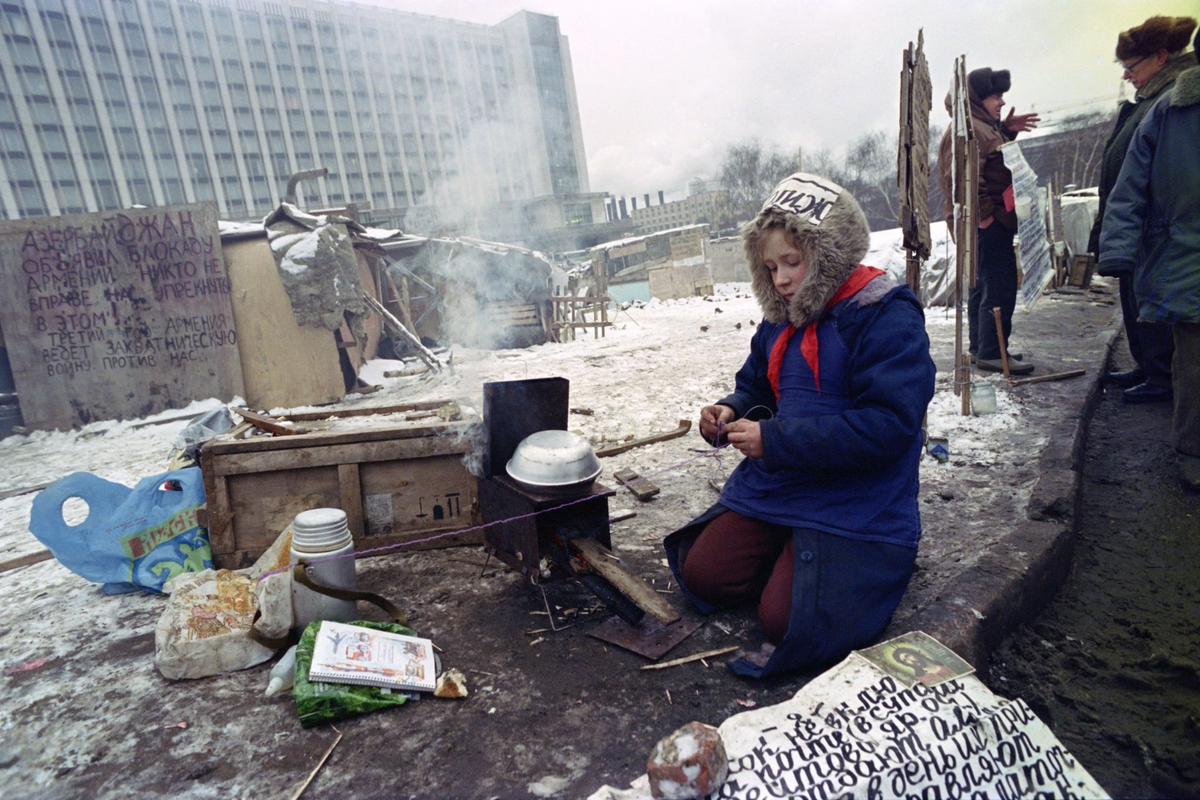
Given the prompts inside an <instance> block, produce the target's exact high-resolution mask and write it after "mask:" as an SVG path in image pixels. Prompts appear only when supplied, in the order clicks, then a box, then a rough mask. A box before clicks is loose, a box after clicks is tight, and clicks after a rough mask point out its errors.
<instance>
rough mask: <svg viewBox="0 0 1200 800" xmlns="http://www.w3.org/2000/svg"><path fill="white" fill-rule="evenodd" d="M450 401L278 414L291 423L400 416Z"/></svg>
mask: <svg viewBox="0 0 1200 800" xmlns="http://www.w3.org/2000/svg"><path fill="white" fill-rule="evenodd" d="M450 402H451V401H450V400H427V401H425V402H424V403H402V404H400V405H395V406H368V407H367V408H339V409H330V410H328V411H303V412H300V413H298V414H292V413H288V414H280V415H279V418H280V419H288V420H292V421H293V422H300V421H306V422H307V421H314V420H322V419H329V418H330V417H338V418H339V419H340V418H342V417H369V416H373V415H376V414H401V413H404V412H405V411H429V410H431V409H439V408H441V407H442V406H444V405H446V404H447V403H450Z"/></svg>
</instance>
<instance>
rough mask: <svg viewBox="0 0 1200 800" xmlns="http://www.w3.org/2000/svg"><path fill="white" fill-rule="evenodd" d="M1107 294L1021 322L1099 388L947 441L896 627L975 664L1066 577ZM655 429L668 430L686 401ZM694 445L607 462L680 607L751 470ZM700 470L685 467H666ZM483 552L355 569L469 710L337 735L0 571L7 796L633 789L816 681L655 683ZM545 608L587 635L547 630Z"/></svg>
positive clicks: (711, 639)
mask: <svg viewBox="0 0 1200 800" xmlns="http://www.w3.org/2000/svg"><path fill="white" fill-rule="evenodd" d="M1097 288H1098V291H1094V292H1082V293H1061V294H1052V295H1049V296H1047V297H1046V298H1044V299H1043V300H1042V301H1041V302H1040V303H1039V304H1038V306H1037V307H1036V308H1035V309H1034V311H1033V313H1031V314H1028V315H1025V314H1022V313H1021V312H1018V317H1017V320H1016V329H1017V338H1018V342H1017V343H1016V345H1015V347H1016V349H1024V350H1025V351H1026V352H1028V353H1029V354H1030V356H1031V357H1033V358H1035V359H1036V362H1037V364H1038V373H1041V374H1045V373H1050V372H1060V371H1064V370H1069V369H1076V368H1080V367H1083V368H1085V369H1087V370H1088V372H1087V375H1086V376H1084V377H1083V378H1076V379H1071V380H1066V381H1061V382H1054V383H1042V384H1034V385H1031V386H1026V387H1021V388H1015V389H1006V388H1004V387H1003V386H1001V387H999V388H998V394H999V403H1000V406H1001V409H1002V410H1004V409H1005V408H1006V407H1007V408H1009V409H1012V408H1017V409H1019V410H1020V415H1019V424H1016V425H1012V426H1010V427H1008V428H1005V429H1003V430H1002V431H1001V432H1000V433H995V434H993V435H992V437H991V438H988V439H986V440H984V442H983V444H984V445H986V447H984V446H981V445H980V443H979V442H972V441H968V440H967V438H968V435H967V433H963V434H962V437H961V438H960V439H959V440H954V439H952V441H951V443H950V449H951V460H950V462H949V463H948V464H945V465H939V464H936V463H935V462H933V461H932V460H929V462H928V463H926V464H925V465H924V466H923V468H922V489H921V509H922V514H923V518H924V527H925V536H924V539H923V541H922V546H921V551H920V555H919V558H918V572H917V573H916V575H915V576H914V579H913V582H912V585H911V587H910V591H909V593H908V595H907V596H906V598H905V600H904V602H903V604H902V606H901V608H900V609H899V610H898V612H897V614H896V617H895V620H894V622H893V624H892V626H891V628H890V629H889V631H888V633H887V635H888V636H891V635H895V634H898V633H900V632H902V631H904V630H909V629H914V628H921V629H923V630H926V631H928V632H930V633H932V634H934V635H935V636H937V637H938V638H940V639H942V640H943V641H944V642H946V643H947V644H949V645H950V646H952V647H953V648H954V649H956V650H958V652H959V653H960V654H961V655H963V656H964V657H966V658H967V659H968V660H971V661H973V662H975V663H981V661H982V659H984V658H985V657H986V655H987V653H988V652H989V650H990V649H991V648H992V647H994V646H995V644H996V643H997V642H998V640H999V639H1000V637H1001V636H1002V635H1003V634H1004V633H1005V632H1006V631H1007V630H1008V629H1009V628H1010V627H1011V626H1012V625H1014V624H1016V622H1017V621H1019V620H1020V619H1022V618H1024V617H1026V616H1027V615H1029V614H1031V613H1033V612H1035V611H1036V610H1037V609H1038V608H1039V607H1040V605H1041V604H1042V603H1044V602H1045V599H1046V598H1047V597H1048V596H1049V595H1050V594H1051V593H1052V592H1053V591H1054V588H1055V587H1056V586H1057V585H1058V583H1059V582H1060V580H1061V576H1062V575H1063V574H1064V572H1065V570H1066V569H1067V568H1068V565H1069V559H1070V552H1071V543H1072V519H1073V511H1074V504H1075V498H1076V493H1077V486H1078V469H1079V467H1078V460H1079V459H1078V456H1079V452H1080V449H1081V442H1082V439H1083V436H1084V435H1085V434H1086V420H1087V415H1088V411H1089V409H1090V408H1091V406H1092V404H1093V402H1094V399H1095V396H1096V391H1097V380H1098V376H1099V375H1100V373H1101V372H1102V369H1103V366H1104V363H1105V361H1106V360H1107V357H1108V351H1109V348H1110V347H1111V344H1112V341H1113V338H1114V336H1115V331H1116V327H1115V325H1116V320H1117V317H1118V311H1117V308H1116V305H1115V303H1114V296H1115V287H1112V288H1109V287H1105V286H1104V285H1103V283H1101V286H1099V287H1097ZM939 315H944V312H943V311H942V310H940V309H933V310H930V311H929V317H930V318H931V325H934V324H941V325H943V329H944V320H942V321H940V322H939V321H938V320H936V319H934V318H935V317H938V316H939ZM741 333H742V332H741V330H740V328H739V335H740V334H741ZM655 347H656V348H657V345H656V346H655ZM664 347H665V345H664ZM951 347H952V341H951V342H950V343H949V345H948V344H947V342H946V337H945V336H941V337H938V338H937V339H936V341H935V353H934V354H935V358H936V360H937V361H938V363H939V367H941V368H942V369H948V367H949V362H950V352H951V350H950V348H951ZM743 352H744V351H743ZM608 377H609V378H610V379H611V378H612V376H611V375H609V376H608ZM626 379H627V380H637V376H636V375H633V376H629V377H627V378H626ZM939 379H940V380H942V381H943V382H942V383H941V384H940V385H939V392H944V391H947V389H948V383H945V381H946V380H947V376H945V375H943V374H941V373H939ZM680 380H681V381H682V380H683V378H682V377H681V378H680ZM599 381H600V379H599V378H597V383H599ZM576 387H578V383H574V384H573V390H575V388H576ZM435 388H436V387H435ZM681 392H682V393H683V394H685V395H686V396H687V398H688V400H687V402H690V403H696V402H697V398H698V396H699V398H700V399H701V400H702V399H705V398H706V397H707V396H708V395H710V394H713V392H712V390H711V389H703V388H702V389H697V388H696V387H694V386H690V385H688V386H685V387H684V389H681ZM603 397H604V390H603V387H599V388H597V389H595V390H594V391H592V393H591V394H590V395H589V393H588V390H581V391H576V392H575V394H573V396H572V405H573V406H575V405H584V404H589V403H590V404H591V405H592V406H593V407H595V408H597V409H598V410H599V409H600V408H601V404H602V402H603ZM668 401H669V398H664V399H663V402H664V403H667V402H668ZM945 407H949V404H943V407H942V411H940V412H939V413H942V414H945V413H946V412H945V410H944V408H945ZM663 414H664V416H663V419H664V420H668V421H669V423H670V424H669V425H668V426H667V427H670V426H672V425H674V420H675V419H676V418H677V417H676V416H675V410H674V409H668V410H666V411H664V412H663ZM573 421H574V420H573ZM939 425H943V426H945V427H952V426H950V424H949V421H947V420H945V419H939V418H938V416H937V415H935V414H932V413H931V419H930V428H931V430H935V429H936V428H937V427H938V426H939ZM963 430H967V429H963ZM126 446H128V445H126ZM699 447H701V444H700V441H699V439H696V438H691V437H690V436H689V437H685V438H683V439H678V440H673V441H671V442H666V443H663V444H660V445H655V446H653V447H652V448H645V449H641V450H637V451H631V452H630V453H628V454H626V455H623V456H620V457H616V458H613V459H611V460H610V461H611V463H606V470H607V469H611V470H616V469H619V468H621V467H623V466H627V467H632V468H635V469H637V471H638V472H639V473H640V474H642V475H645V476H647V477H651V478H652V479H653V480H654V483H655V484H656V485H658V486H659V487H661V489H662V492H661V494H660V495H659V496H658V497H656V498H654V499H653V500H651V501H650V502H648V503H638V502H637V501H636V500H634V499H633V498H632V496H629V495H622V496H619V497H617V498H615V499H614V501H613V503H612V510H613V511H617V510H622V509H630V510H634V511H636V512H637V516H636V517H634V518H632V519H630V520H628V521H625V522H622V523H619V524H617V525H615V526H614V528H613V544H614V547H615V549H616V550H618V551H619V552H620V553H621V555H622V558H623V559H624V560H625V561H626V562H627V563H629V564H631V565H632V566H633V568H634V569H635V570H636V571H638V573H639V574H641V575H642V576H644V577H646V578H647V579H649V580H652V581H653V584H654V586H655V588H658V589H660V590H661V591H662V592H663V596H664V597H666V598H667V599H668V600H670V601H671V602H672V603H674V604H676V606H677V607H681V608H682V606H683V600H682V597H681V596H680V595H679V594H678V593H677V592H676V587H674V585H673V584H672V583H670V575H669V573H668V571H667V570H666V567H665V565H664V564H663V561H662V551H661V548H660V546H659V542H660V541H661V538H662V536H663V535H664V534H666V533H667V532H669V531H670V530H672V529H674V528H675V527H678V525H680V524H681V523H683V522H685V521H686V520H687V519H689V518H690V517H691V516H693V515H694V514H695V513H698V512H699V511H700V510H702V509H703V508H705V507H707V506H708V505H709V504H710V503H711V502H712V501H713V500H714V499H715V497H716V495H715V493H714V492H713V491H712V490H711V489H710V488H709V482H710V481H714V480H719V479H720V478H721V477H722V476H723V475H724V474H725V473H727V472H728V470H729V469H731V468H732V465H733V464H734V463H736V459H733V458H731V457H729V456H727V455H726V456H722V458H721V459H720V460H717V459H714V458H711V457H708V456H700V455H698V454H696V453H694V452H692V449H694V448H699ZM4 457H6V458H7V456H4ZM693 458H695V459H697V460H696V461H694V462H691V463H689V464H688V465H687V466H686V468H684V469H674V470H668V471H664V472H661V473H660V472H659V470H660V469H661V468H662V467H664V466H671V465H678V464H680V463H681V462H684V461H687V460H688V459H693ZM3 470H4V467H3V466H0V473H2V472H3ZM27 473H28V474H29V476H30V482H32V481H33V479H34V478H36V477H37V475H36V469H35V468H32V467H31V468H29V469H28V470H27ZM10 502H11V501H10ZM35 544H36V543H35ZM485 560H486V559H485V557H484V555H483V554H482V553H481V552H479V551H478V550H474V549H457V550H443V551H422V552H413V553H398V554H395V555H386V556H380V557H376V558H372V559H364V560H362V561H360V562H359V564H358V568H359V582H360V587H362V588H365V589H368V590H371V591H376V592H379V593H381V594H384V595H386V596H388V597H389V598H390V599H392V600H393V601H395V602H396V603H397V604H399V605H400V606H402V607H403V608H405V609H407V610H408V612H409V617H410V622H411V624H412V626H413V627H414V628H416V629H417V630H418V632H420V633H421V634H422V635H426V636H429V637H431V638H433V639H434V641H435V642H437V643H438V644H439V645H440V646H441V648H442V649H443V650H444V653H443V656H442V658H443V661H444V663H445V664H446V665H447V666H454V667H458V668H459V669H461V670H463V672H464V673H465V674H466V676H467V678H468V681H469V688H470V691H471V695H470V696H469V697H468V698H467V699H465V700H457V701H450V700H447V701H442V700H435V699H433V698H425V699H422V700H421V701H420V702H417V703H413V704H411V705H409V706H405V707H402V708H399V709H393V710H390V711H386V712H380V713H376V714H372V715H368V716H365V717H360V718H357V719H353V720H347V721H345V722H343V723H340V724H338V725H337V732H335V730H334V729H332V728H318V729H313V730H309V731H306V730H303V729H301V728H300V726H299V724H298V723H297V721H296V718H295V712H294V708H293V707H292V704H291V701H290V698H287V697H285V698H282V699H281V698H275V699H266V698H263V697H262V691H263V689H264V688H265V685H266V673H267V668H266V666H262V667H258V668H254V669H250V670H245V671H242V672H239V673H235V674H232V675H227V676H219V677H214V678H208V679H203V680H199V681H188V682H181V683H172V682H169V681H166V680H164V679H162V678H161V676H159V675H158V673H157V671H156V669H155V668H154V665H153V629H154V624H155V622H156V621H157V619H158V616H159V614H160V612H161V609H162V606H163V601H162V598H160V597H155V596H150V595H141V594H138V595H125V596H119V597H106V596H103V595H101V594H100V593H99V591H98V589H97V588H96V587H94V586H92V585H89V584H88V583H86V582H85V581H83V580H82V579H80V578H77V577H76V576H74V575H72V574H70V573H68V572H66V571H65V570H64V569H63V568H62V567H61V566H60V565H58V564H57V563H56V562H46V563H40V564H34V565H30V566H25V567H21V568H20V569H17V570H14V571H12V572H9V573H6V574H3V575H0V605H2V607H3V608H5V610H6V613H5V614H4V615H3V617H0V642H2V643H3V645H4V646H3V651H2V655H0V671H2V673H3V677H0V686H2V687H3V695H4V700H3V703H2V704H0V731H3V734H2V737H3V738H2V739H0V794H3V796H5V797H11V798H22V797H38V798H44V797H81V796H88V797H126V796H129V797H145V796H149V795H172V796H180V797H229V796H234V797H243V796H253V797H268V796H281V797H291V796H293V794H294V792H296V791H297V790H299V789H300V788H301V787H302V786H305V783H306V780H307V779H308V777H309V775H310V773H311V772H312V770H313V769H314V768H315V767H316V766H317V765H318V763H320V761H321V759H322V757H323V756H324V755H325V754H326V752H327V750H328V749H329V747H330V746H331V745H332V744H333V742H334V741H335V740H336V739H337V736H338V732H340V734H341V739H340V741H338V743H337V746H336V747H335V748H334V749H333V750H332V752H331V753H330V754H329V757H328V759H327V760H326V761H325V762H324V764H323V766H322V767H321V769H320V771H319V772H318V773H317V774H316V776H315V778H313V780H312V781H311V783H309V784H308V785H307V788H306V789H305V791H304V796H305V797H330V798H333V797H338V798H340V797H347V796H352V797H376V796H378V797H384V796H386V797H398V796H412V797H439V798H440V797H470V798H475V797H478V798H487V797H549V796H583V795H587V794H589V793H590V792H591V791H592V790H593V789H595V788H597V787H599V786H600V785H602V784H604V783H609V784H612V785H624V784H626V783H628V781H629V780H631V779H633V778H634V777H636V776H637V775H640V774H641V773H642V772H643V771H644V769H645V762H646V758H647V757H648V756H649V754H650V751H651V748H652V747H653V745H654V743H655V742H656V741H657V740H658V739H659V738H661V737H662V736H664V735H665V734H667V733H669V732H671V731H673V730H675V729H676V728H678V727H679V726H681V725H683V724H685V723H687V722H689V721H692V720H699V721H702V722H707V723H710V724H718V723H719V722H721V720H723V719H724V718H726V717H728V716H730V715H731V714H734V713H737V712H739V711H742V710H744V709H745V708H747V707H750V706H752V705H765V704H770V703H776V702H780V701H782V700H784V699H786V698H788V697H790V696H792V695H793V694H794V693H795V692H796V691H797V689H799V688H800V687H801V686H802V685H803V684H804V683H805V682H806V681H807V680H809V679H810V678H811V677H812V675H811V674H808V675H805V674H797V675H792V676H787V677H785V678H781V679H778V680H774V681H767V682H752V681H747V680H744V679H740V678H737V677H735V676H733V675H731V674H730V673H729V672H728V671H726V670H725V669H723V668H722V666H721V663H720V662H723V661H724V660H725V659H726V658H729V657H730V656H722V657H720V658H718V659H716V660H715V661H707V662H694V663H690V664H685V665H682V666H678V667H672V668H668V669H663V670H655V671H643V670H641V669H639V668H640V667H641V666H643V665H644V664H646V663H647V662H646V661H645V660H644V659H642V658H640V657H639V656H637V655H635V654H633V653H630V652H628V651H625V650H623V649H621V648H617V647H613V646H610V645H605V644H604V643H602V642H600V641H597V640H596V639H594V638H592V637H589V636H587V632H588V631H589V630H590V627H591V626H593V625H596V624H597V621H598V620H599V619H600V618H601V617H602V616H603V614H600V613H592V608H593V607H594V605H595V603H594V601H593V600H592V598H591V596H590V595H587V594H585V593H583V592H582V591H580V590H579V589H577V588H575V587H573V586H571V585H556V586H552V587H550V588H549V589H548V590H547V596H546V599H545V600H544V599H543V596H542V594H541V592H540V591H539V590H538V589H536V588H531V587H530V586H529V585H528V584H527V583H526V582H524V580H523V579H521V578H520V576H518V575H516V574H514V573H513V572H511V571H509V570H507V569H506V568H504V567H503V566H502V565H500V564H498V563H497V562H496V561H495V560H492V561H491V562H490V563H485ZM547 606H548V607H549V609H547ZM547 610H549V611H552V612H553V613H555V614H556V624H558V623H565V624H568V625H571V627H568V628H566V629H564V630H560V631H558V632H554V631H549V630H546V629H547V628H549V627H550V625H549V624H548V617H547ZM368 616H369V618H379V617H378V616H376V615H373V614H371V613H368ZM576 620H578V622H576ZM759 641H760V633H759V631H758V625H757V621H756V620H755V618H754V614H753V611H752V610H751V609H745V610H737V611H729V612H723V613H719V614H715V615H713V616H711V617H708V618H707V620H706V623H705V625H704V626H703V627H702V628H701V629H700V630H699V631H697V632H696V633H695V634H693V635H692V636H691V637H689V638H688V639H687V640H686V641H684V642H683V643H682V644H680V645H679V646H678V647H677V648H675V649H674V650H672V651H671V652H670V653H669V654H667V655H666V656H665V658H674V657H678V656H682V655H687V654H690V653H695V652H701V651H706V650H713V649H717V648H720V647H723V646H728V645H731V644H737V645H740V646H742V647H743V648H745V649H748V650H749V649H755V648H756V647H757V646H758V644H759Z"/></svg>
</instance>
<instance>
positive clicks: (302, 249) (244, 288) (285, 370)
mask: <svg viewBox="0 0 1200 800" xmlns="http://www.w3.org/2000/svg"><path fill="white" fill-rule="evenodd" d="M406 238H409V239H411V238H412V237H404V236H403V234H401V233H400V232H399V231H391V230H378V229H370V228H364V227H363V226H361V225H359V224H358V223H356V222H354V221H353V220H351V219H349V218H345V217H341V216H337V215H314V214H308V213H305V212H303V211H301V210H299V209H297V208H296V207H295V206H292V205H290V204H287V203H285V204H283V205H281V206H280V207H279V208H278V209H277V210H276V211H275V212H273V213H272V214H271V215H270V216H268V217H267V218H266V220H265V221H264V224H262V225H259V224H246V223H222V225H221V242H222V245H223V252H224V257H225V265H226V269H227V270H228V273H229V278H230V282H231V284H232V287H233V292H232V304H233V319H234V325H235V328H236V329H237V331H238V333H239V341H240V345H239V353H240V355H241V363H242V374H243V376H244V380H245V386H246V388H245V396H246V401H247V402H248V403H249V405H250V406H252V407H254V408H265V409H269V408H276V407H281V406H282V407H295V406H301V405H320V404H323V403H330V402H333V401H336V400H339V399H340V398H341V397H342V396H343V395H345V393H346V391H348V390H350V389H352V388H353V387H354V386H355V376H356V375H357V374H358V370H359V368H360V367H361V366H362V365H363V364H364V363H365V362H366V361H369V360H370V359H372V358H374V357H375V356H376V355H377V354H378V350H379V345H380V343H381V341H382V340H383V324H382V320H381V318H380V315H379V314H377V313H376V312H375V311H374V310H373V309H371V308H368V307H367V305H366V303H365V301H364V299H363V293H364V292H365V293H366V294H368V295H370V296H371V297H375V298H378V297H379V296H380V292H381V286H380V282H381V278H380V273H381V271H382V268H383V264H384V253H383V250H382V248H381V247H380V243H381V242H386V241H402V240H405V239H406Z"/></svg>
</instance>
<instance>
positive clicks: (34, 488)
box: [0, 481, 54, 500]
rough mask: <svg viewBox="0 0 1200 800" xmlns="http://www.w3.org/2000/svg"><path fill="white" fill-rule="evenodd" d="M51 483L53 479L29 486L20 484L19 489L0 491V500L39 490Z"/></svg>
mask: <svg viewBox="0 0 1200 800" xmlns="http://www.w3.org/2000/svg"><path fill="white" fill-rule="evenodd" d="M52 483H54V481H46V482H45V483H35V484H32V485H31V486H22V487H21V488H19V489H5V490H4V491H3V492H0V500H7V499H8V498H10V497H19V496H21V495H23V494H29V493H30V492H40V491H41V490H42V489H45V488H46V487H47V486H49V485H50V484H52Z"/></svg>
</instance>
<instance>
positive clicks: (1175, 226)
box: [1100, 54, 1200, 323]
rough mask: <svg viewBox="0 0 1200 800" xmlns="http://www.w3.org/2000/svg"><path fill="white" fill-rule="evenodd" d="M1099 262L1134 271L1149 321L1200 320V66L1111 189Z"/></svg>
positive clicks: (1183, 81) (1146, 124)
mask: <svg viewBox="0 0 1200 800" xmlns="http://www.w3.org/2000/svg"><path fill="white" fill-rule="evenodd" d="M1189 55H1191V54H1189ZM1100 266H1101V267H1104V268H1107V269H1108V270H1110V271H1113V272H1116V273H1117V274H1119V273H1120V271H1122V270H1124V271H1126V272H1132V274H1133V275H1134V294H1135V295H1136V296H1137V298H1138V303H1139V307H1138V314H1139V318H1140V319H1141V320H1142V321H1144V322H1193V323H1198V322H1200V67H1193V68H1192V69H1189V70H1187V71H1186V72H1183V73H1181V74H1180V75H1179V77H1178V78H1177V79H1176V80H1175V85H1174V87H1173V88H1172V89H1171V91H1170V93H1169V94H1165V95H1163V96H1161V97H1159V99H1158V100H1157V101H1156V102H1155V103H1154V106H1153V107H1152V108H1151V109H1150V110H1149V112H1147V114H1146V118H1145V119H1143V120H1142V123H1141V125H1139V126H1138V129H1137V131H1136V133H1134V136H1133V139H1132V141H1131V142H1130V144H1129V151H1128V153H1127V154H1126V156H1125V164H1124V165H1123V166H1122V167H1121V173H1120V176H1119V177H1118V178H1117V182H1116V185H1115V186H1114V187H1113V190H1112V193H1111V194H1110V195H1109V197H1108V207H1107V209H1106V210H1105V214H1104V228H1103V233H1102V235H1101V237H1100Z"/></svg>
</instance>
